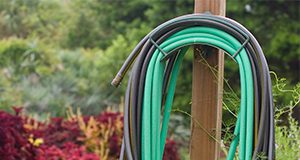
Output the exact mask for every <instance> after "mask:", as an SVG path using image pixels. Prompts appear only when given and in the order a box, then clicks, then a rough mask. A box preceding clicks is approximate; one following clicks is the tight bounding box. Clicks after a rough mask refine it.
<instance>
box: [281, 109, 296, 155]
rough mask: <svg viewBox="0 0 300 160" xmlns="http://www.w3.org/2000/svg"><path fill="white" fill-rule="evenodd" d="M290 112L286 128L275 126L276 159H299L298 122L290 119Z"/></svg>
mask: <svg viewBox="0 0 300 160" xmlns="http://www.w3.org/2000/svg"><path fill="white" fill-rule="evenodd" d="M291 114H292V110H290V112H289V116H288V122H289V125H288V126H276V127H275V138H276V159H278V160H283V159H295V160H296V159H299V158H300V152H299V146H300V127H299V124H298V122H297V121H296V120H295V119H294V118H293V117H292V115H291Z"/></svg>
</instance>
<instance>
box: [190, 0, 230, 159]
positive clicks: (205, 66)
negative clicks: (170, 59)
mask: <svg viewBox="0 0 300 160" xmlns="http://www.w3.org/2000/svg"><path fill="white" fill-rule="evenodd" d="M225 5H226V0H195V5H194V6H195V8H194V12H195V13H204V12H207V11H209V12H210V13H212V14H215V15H222V16H225ZM204 52H206V53H204ZM207 52H209V53H207ZM203 53H204V54H203ZM203 56H204V57H205V59H203ZM213 70H215V71H216V72H214V71H213ZM223 75H224V53H222V52H221V51H219V50H218V49H215V48H211V47H207V46H200V45H199V46H198V45H197V46H195V48H194V61H193V84H192V85H193V87H192V88H193V89H192V110H191V112H192V113H191V114H192V117H193V120H192V122H191V142H190V158H191V160H216V159H219V156H220V143H219V142H220V140H221V122H222V94H223ZM196 121H197V122H196ZM199 125H201V127H200V126H199ZM202 127H203V128H202ZM205 130H206V131H207V132H208V133H209V134H210V135H211V136H213V137H215V139H214V138H212V137H210V136H209V135H208V133H207V132H206V131H205Z"/></svg>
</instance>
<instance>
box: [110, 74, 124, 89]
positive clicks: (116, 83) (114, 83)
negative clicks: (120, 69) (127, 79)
mask: <svg viewBox="0 0 300 160" xmlns="http://www.w3.org/2000/svg"><path fill="white" fill-rule="evenodd" d="M122 79H123V76H122V75H120V74H117V75H116V76H115V78H114V79H113V80H112V81H111V83H110V84H111V85H112V86H114V87H116V88H117V87H118V86H119V85H120V83H121V81H122Z"/></svg>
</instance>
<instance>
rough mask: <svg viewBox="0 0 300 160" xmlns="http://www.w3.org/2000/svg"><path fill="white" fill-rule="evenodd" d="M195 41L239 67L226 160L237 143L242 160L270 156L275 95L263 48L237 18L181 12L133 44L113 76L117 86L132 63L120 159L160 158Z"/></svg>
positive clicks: (269, 157)
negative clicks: (184, 63)
mask: <svg viewBox="0 0 300 160" xmlns="http://www.w3.org/2000/svg"><path fill="white" fill-rule="evenodd" d="M195 44H202V45H208V46H212V47H216V48H219V49H222V50H224V51H225V52H226V53H227V54H228V55H229V56H230V57H232V58H233V59H234V60H235V61H236V62H237V64H238V66H239V73H240V80H241V104H240V112H239V115H238V120H237V124H236V127H235V130H234V135H235V137H234V139H233V141H232V143H231V146H230V149H229V153H228V157H227V159H228V160H231V159H233V158H234V157H235V154H236V148H237V146H239V147H238V150H239V151H238V157H239V159H241V160H250V159H255V158H257V157H258V155H265V156H267V157H268V159H274V146H275V145H274V144H275V141H274V119H273V97H272V90H271V81H270V76H269V69H268V66H267V63H266V60H265V57H264V55H263V52H262V50H261V48H260V46H259V44H258V43H257V41H256V40H255V38H254V37H253V36H252V35H251V34H250V33H249V32H248V31H247V30H246V29H245V28H244V27H242V26H241V25H240V24H238V23H237V22H234V21H233V20H230V19H227V18H224V17H219V16H212V15H203V14H192V15H186V16H181V17H178V18H175V19H172V20H170V21H167V22H165V23H164V24H162V25H160V26H158V27H157V28H155V29H154V30H153V31H152V32H150V33H149V34H148V35H147V36H145V37H144V39H143V40H141V42H140V43H139V44H138V45H137V46H136V48H135V49H134V50H133V52H132V53H131V54H130V56H129V57H128V58H127V60H126V61H125V63H124V65H123V66H122V68H121V70H120V71H119V73H118V74H117V76H116V78H115V79H114V80H113V82H112V84H113V85H115V86H118V84H119V83H120V81H121V80H122V78H123V77H124V75H125V74H126V72H127V70H128V69H129V68H130V66H131V65H132V64H134V66H133V68H132V73H131V75H130V79H129V81H128V87H127V91H126V95H125V109H124V140H123V145H122V146H123V147H122V153H121V156H120V159H130V160H131V159H134V160H136V159H142V160H160V159H162V158H163V153H164V146H165V141H166V137H167V130H168V123H169V118H170V112H171V108H172V102H173V99H174V93H175V87H176V79H177V77H178V74H179V69H180V64H181V63H182V60H183V57H184V55H185V53H186V51H187V50H188V47H189V46H191V45H195ZM134 61H135V62H134ZM133 62H134V63H133ZM166 93H167V94H166ZM165 94H166V96H164V95H165ZM162 107H164V110H163V119H162V121H161V113H162V112H161V111H162ZM255 135H257V136H255Z"/></svg>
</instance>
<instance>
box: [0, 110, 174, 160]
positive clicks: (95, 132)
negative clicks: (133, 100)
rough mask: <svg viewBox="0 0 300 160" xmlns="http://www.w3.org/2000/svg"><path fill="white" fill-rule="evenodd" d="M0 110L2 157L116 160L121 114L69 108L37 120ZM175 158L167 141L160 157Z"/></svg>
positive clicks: (32, 159) (121, 125) (31, 159)
mask: <svg viewBox="0 0 300 160" xmlns="http://www.w3.org/2000/svg"><path fill="white" fill-rule="evenodd" d="M13 109H14V111H15V114H14V115H13V114H9V113H6V112H3V111H0V159H5V160H100V159H101V160H108V159H117V158H118V156H119V152H120V148H121V142H122V140H121V138H122V134H123V115H122V113H120V112H113V111H111V110H107V111H105V112H102V113H100V114H99V115H96V116H82V115H81V113H80V111H79V110H78V111H77V113H76V114H74V113H73V111H72V110H71V109H69V110H68V112H67V117H68V118H67V119H63V118H61V117H55V118H51V119H50V120H49V121H48V122H43V123H42V122H39V121H37V120H34V119H33V118H30V117H28V116H25V115H22V114H21V112H22V108H20V107H13ZM171 159H172V160H173V159H174V160H178V159H179V156H178V153H177V148H176V143H175V142H174V141H172V140H167V143H166V149H165V154H164V160H171Z"/></svg>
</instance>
